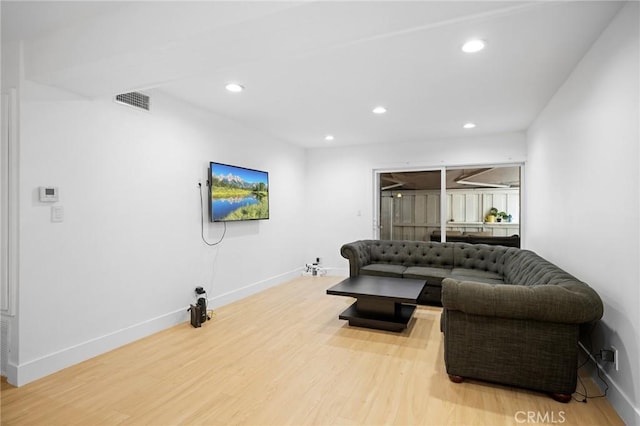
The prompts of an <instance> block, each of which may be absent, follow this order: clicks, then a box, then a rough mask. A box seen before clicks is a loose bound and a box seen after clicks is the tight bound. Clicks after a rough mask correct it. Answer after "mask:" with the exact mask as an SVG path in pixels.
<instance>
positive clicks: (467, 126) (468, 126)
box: [462, 123, 476, 129]
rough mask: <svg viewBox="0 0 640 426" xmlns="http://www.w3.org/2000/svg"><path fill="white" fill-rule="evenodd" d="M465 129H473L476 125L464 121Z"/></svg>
mask: <svg viewBox="0 0 640 426" xmlns="http://www.w3.org/2000/svg"><path fill="white" fill-rule="evenodd" d="M462 127H464V128H465V129H473V128H474V127H476V124H475V123H465V124H464V126H462Z"/></svg>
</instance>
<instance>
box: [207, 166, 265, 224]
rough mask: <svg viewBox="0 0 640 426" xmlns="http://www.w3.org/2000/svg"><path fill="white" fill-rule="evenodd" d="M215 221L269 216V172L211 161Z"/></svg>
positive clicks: (211, 214)
mask: <svg viewBox="0 0 640 426" xmlns="http://www.w3.org/2000/svg"><path fill="white" fill-rule="evenodd" d="M209 184H210V187H209V219H210V220H211V222H226V221H234V220H256V219H269V173H267V172H262V171H260V170H253V169H247V168H244V167H237V166H230V165H228V164H220V163H213V162H212V163H210V164H209Z"/></svg>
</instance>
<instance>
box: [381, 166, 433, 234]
mask: <svg viewBox="0 0 640 426" xmlns="http://www.w3.org/2000/svg"><path fill="white" fill-rule="evenodd" d="M440 175H441V172H440V170H425V171H417V172H390V173H381V174H380V175H379V176H380V182H379V183H380V239H382V240H391V239H395V240H414V241H428V240H429V238H430V236H431V234H432V233H433V232H435V231H439V230H440V203H441V201H440V200H441V195H440V194H441V191H440Z"/></svg>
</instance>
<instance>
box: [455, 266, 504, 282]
mask: <svg viewBox="0 0 640 426" xmlns="http://www.w3.org/2000/svg"><path fill="white" fill-rule="evenodd" d="M450 277H451V278H453V279H456V280H458V281H475V282H480V283H486V284H504V279H503V277H502V275H500V274H498V273H496V272H491V271H483V270H481V269H467V268H453V270H452V271H451V275H450Z"/></svg>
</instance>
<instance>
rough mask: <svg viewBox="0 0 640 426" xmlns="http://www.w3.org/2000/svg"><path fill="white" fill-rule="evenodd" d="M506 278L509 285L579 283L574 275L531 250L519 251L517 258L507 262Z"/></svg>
mask: <svg viewBox="0 0 640 426" xmlns="http://www.w3.org/2000/svg"><path fill="white" fill-rule="evenodd" d="M504 277H505V282H507V283H517V284H519V285H527V286H530V285H539V284H560V283H565V282H567V281H579V280H578V279H577V278H575V277H574V276H573V275H571V274H569V273H568V272H565V271H564V270H562V269H560V268H558V267H557V266H556V265H554V264H553V263H551V262H549V261H548V260H546V259H543V258H542V257H540V256H538V255H537V254H536V253H534V252H532V251H530V250H519V252H518V254H517V256H514V257H512V258H511V259H509V260H508V261H507V264H506V265H505V269H504Z"/></svg>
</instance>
